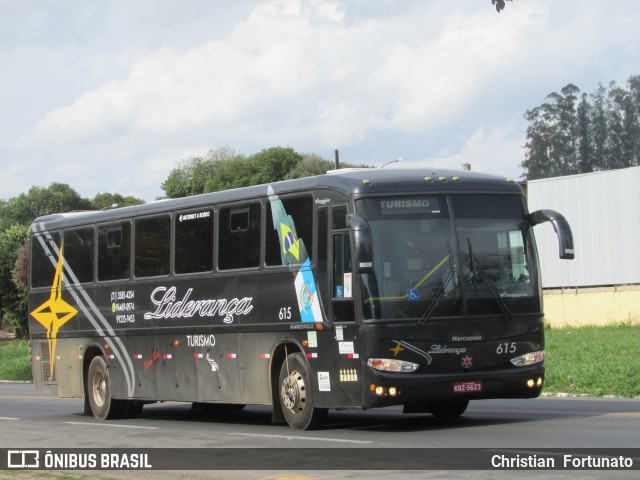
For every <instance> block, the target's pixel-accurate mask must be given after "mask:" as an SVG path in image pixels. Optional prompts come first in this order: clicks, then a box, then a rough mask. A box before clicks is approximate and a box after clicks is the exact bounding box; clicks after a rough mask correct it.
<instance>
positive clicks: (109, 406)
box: [87, 357, 126, 420]
mask: <svg viewBox="0 0 640 480" xmlns="http://www.w3.org/2000/svg"><path fill="white" fill-rule="evenodd" d="M87 395H88V396H89V405H90V406H91V412H92V413H93V416H94V417H96V418H97V419H98V420H109V419H112V418H117V417H119V416H121V415H122V414H123V413H124V410H125V406H126V405H125V403H124V402H123V401H122V400H114V399H113V398H111V380H110V378H109V375H108V373H107V363H106V362H105V361H104V358H103V357H95V358H94V359H93V360H91V364H90V365H89V371H88V372H87Z"/></svg>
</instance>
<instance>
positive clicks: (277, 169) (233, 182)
mask: <svg viewBox="0 0 640 480" xmlns="http://www.w3.org/2000/svg"><path fill="white" fill-rule="evenodd" d="M301 161H302V155H300V154H299V153H297V152H296V151H295V150H293V148H291V147H272V148H266V149H264V150H262V151H260V152H258V153H256V154H254V155H252V156H250V157H236V158H232V159H230V160H227V161H222V162H218V163H217V164H216V169H215V174H214V175H213V177H212V178H210V179H209V180H208V181H207V183H206V185H205V191H207V192H218V191H221V190H228V189H230V188H238V187H248V186H250V185H259V184H263V183H270V182H277V181H280V180H284V179H285V178H287V174H288V173H289V172H290V171H291V170H293V169H294V168H295V167H296V165H298V163H300V162H301Z"/></svg>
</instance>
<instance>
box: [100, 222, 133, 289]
mask: <svg viewBox="0 0 640 480" xmlns="http://www.w3.org/2000/svg"><path fill="white" fill-rule="evenodd" d="M130 274H131V224H130V223H129V222H124V223H119V224H114V225H105V226H102V227H100V228H99V229H98V280H101V281H106V280H119V279H125V278H129V276H130Z"/></svg>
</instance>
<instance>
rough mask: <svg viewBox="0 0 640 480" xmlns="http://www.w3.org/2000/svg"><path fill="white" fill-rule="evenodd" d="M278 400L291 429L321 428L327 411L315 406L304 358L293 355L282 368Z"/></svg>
mask: <svg viewBox="0 0 640 480" xmlns="http://www.w3.org/2000/svg"><path fill="white" fill-rule="evenodd" d="M279 378H280V381H279V382H278V385H279V387H280V391H279V393H278V398H279V399H280V406H281V407H282V413H283V414H284V418H285V420H286V421H287V423H288V424H289V426H290V427H291V428H295V429H297V430H309V429H312V428H317V427H319V426H321V425H322V424H323V423H324V421H325V420H326V418H327V409H326V408H318V407H316V406H315V402H314V399H313V389H312V387H311V377H310V375H309V369H308V368H307V364H306V362H305V359H304V357H303V356H302V354H300V353H292V354H291V355H289V356H288V357H287V358H285V361H284V362H283V363H282V367H280V377H279Z"/></svg>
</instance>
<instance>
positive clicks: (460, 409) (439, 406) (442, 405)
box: [427, 400, 469, 418]
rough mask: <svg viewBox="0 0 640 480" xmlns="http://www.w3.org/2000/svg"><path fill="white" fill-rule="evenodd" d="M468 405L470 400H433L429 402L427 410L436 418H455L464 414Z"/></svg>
mask: <svg viewBox="0 0 640 480" xmlns="http://www.w3.org/2000/svg"><path fill="white" fill-rule="evenodd" d="M468 406H469V400H456V401H451V402H432V403H429V404H427V410H429V413H430V414H431V415H433V416H434V417H436V418H454V417H459V416H460V415H462V414H463V413H464V412H465V410H466V409H467V407H468Z"/></svg>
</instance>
